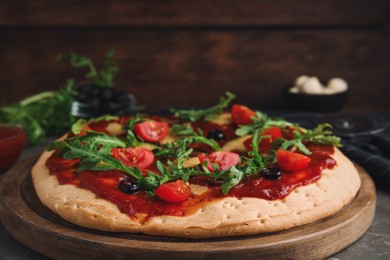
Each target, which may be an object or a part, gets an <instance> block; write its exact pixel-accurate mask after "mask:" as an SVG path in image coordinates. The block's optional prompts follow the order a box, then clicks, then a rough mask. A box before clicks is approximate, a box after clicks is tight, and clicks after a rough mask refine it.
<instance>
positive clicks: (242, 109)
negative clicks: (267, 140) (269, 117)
mask: <svg viewBox="0 0 390 260" xmlns="http://www.w3.org/2000/svg"><path fill="white" fill-rule="evenodd" d="M231 116H232V121H233V122H234V123H236V124H237V125H249V124H250V123H252V121H253V120H252V117H255V116H256V113H255V111H253V110H252V109H250V108H248V107H246V106H243V105H237V104H236V105H233V107H232V111H231Z"/></svg>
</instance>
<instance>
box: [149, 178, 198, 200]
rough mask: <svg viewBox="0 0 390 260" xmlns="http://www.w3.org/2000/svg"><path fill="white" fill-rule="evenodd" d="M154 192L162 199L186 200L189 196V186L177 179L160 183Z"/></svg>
mask: <svg viewBox="0 0 390 260" xmlns="http://www.w3.org/2000/svg"><path fill="white" fill-rule="evenodd" d="M155 193H156V195H157V196H158V197H159V198H160V199H161V200H163V201H166V202H170V203H178V202H182V201H185V200H187V199H188V198H189V197H190V196H191V188H190V186H189V185H187V184H185V183H184V182H183V181H182V180H177V181H175V182H168V183H165V184H163V185H161V186H160V187H158V188H157V189H156V191H155Z"/></svg>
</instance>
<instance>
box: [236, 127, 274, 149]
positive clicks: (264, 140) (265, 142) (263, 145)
mask: <svg viewBox="0 0 390 260" xmlns="http://www.w3.org/2000/svg"><path fill="white" fill-rule="evenodd" d="M280 137H282V131H281V130H280V128H279V127H277V126H273V127H269V128H267V129H265V130H264V131H263V132H262V133H261V140H260V143H259V152H266V151H268V150H270V149H271V147H272V143H273V142H274V141H275V140H276V139H278V138H280ZM244 146H245V147H246V148H247V149H248V150H249V151H251V150H252V138H248V139H247V140H246V141H245V142H244Z"/></svg>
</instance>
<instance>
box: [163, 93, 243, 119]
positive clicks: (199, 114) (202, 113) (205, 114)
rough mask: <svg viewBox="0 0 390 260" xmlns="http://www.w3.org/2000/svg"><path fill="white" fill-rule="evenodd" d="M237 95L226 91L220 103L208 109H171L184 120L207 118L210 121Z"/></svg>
mask: <svg viewBox="0 0 390 260" xmlns="http://www.w3.org/2000/svg"><path fill="white" fill-rule="evenodd" d="M235 97H236V96H235V95H234V94H232V93H230V92H226V97H221V98H220V100H219V103H218V104H217V105H215V106H213V107H210V108H208V109H198V110H196V109H190V110H179V109H171V112H172V113H173V114H174V115H175V116H177V117H179V118H181V119H183V120H190V121H192V122H195V121H197V120H201V119H202V120H205V121H210V120H212V119H213V117H214V116H215V115H216V114H221V113H222V112H223V110H224V109H225V108H226V107H227V106H228V105H229V103H230V102H231V101H232V100H233V99H234V98H235Z"/></svg>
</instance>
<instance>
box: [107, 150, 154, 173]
mask: <svg viewBox="0 0 390 260" xmlns="http://www.w3.org/2000/svg"><path fill="white" fill-rule="evenodd" d="M112 156H113V157H114V158H116V159H118V160H120V161H121V162H122V163H124V164H125V165H127V166H130V167H132V166H133V167H139V168H140V169H146V168H148V167H149V166H150V165H151V164H152V163H153V162H154V154H153V152H151V151H149V150H148V149H146V148H142V147H128V148H113V149H112Z"/></svg>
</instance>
